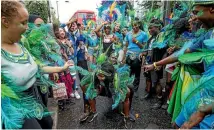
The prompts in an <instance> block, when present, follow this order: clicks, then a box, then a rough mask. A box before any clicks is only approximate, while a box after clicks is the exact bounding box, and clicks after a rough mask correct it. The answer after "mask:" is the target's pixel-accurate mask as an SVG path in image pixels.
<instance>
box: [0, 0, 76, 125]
mask: <svg viewBox="0 0 214 130" xmlns="http://www.w3.org/2000/svg"><path fill="white" fill-rule="evenodd" d="M1 7H2V8H1V26H2V27H1V32H2V33H1V38H2V39H1V43H2V48H1V52H2V54H1V69H2V70H1V73H2V75H4V76H5V77H7V78H8V79H9V81H10V82H11V83H13V84H14V85H15V86H20V87H19V89H20V91H21V92H23V94H25V95H27V94H29V95H33V96H34V97H35V98H36V99H38V102H40V101H39V95H38V90H37V87H34V83H35V82H36V74H37V72H38V71H40V72H42V73H58V72H62V71H65V70H66V69H68V67H69V66H71V65H72V63H70V62H66V63H65V65H64V66H63V67H49V66H38V65H37V64H36V62H35V61H34V60H33V57H32V56H31V55H30V53H29V52H28V51H27V50H26V49H25V47H24V46H22V45H21V44H19V43H18V42H19V41H20V39H21V35H22V34H23V33H24V32H25V31H26V30H27V29H28V25H27V22H28V11H27V10H26V8H25V7H24V6H23V5H22V4H21V3H20V2H18V1H2V2H1ZM17 95H18V93H17ZM32 109H34V107H33V106H32ZM35 111H36V110H35ZM17 118H18V117H17ZM19 119H20V118H19ZM22 120H24V121H23V124H22V128H25V129H33V128H36V129H41V128H46V129H51V128H52V120H51V117H50V116H47V117H44V116H42V118H41V119H36V118H34V119H27V117H22ZM11 123H14V122H11ZM3 124H4V125H3V127H4V126H7V125H6V124H5V122H3ZM15 129H17V128H15Z"/></svg>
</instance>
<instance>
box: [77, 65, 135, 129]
mask: <svg viewBox="0 0 214 130" xmlns="http://www.w3.org/2000/svg"><path fill="white" fill-rule="evenodd" d="M119 70H120V71H118V70H117V71H116V70H115V68H114V66H113V65H112V64H111V63H109V61H107V62H104V63H102V64H101V66H100V67H99V66H97V69H96V70H95V71H94V72H93V73H90V74H89V75H86V76H85V77H84V78H83V79H82V81H81V84H82V86H83V87H82V90H83V92H84V93H85V94H86V97H87V98H88V101H89V105H90V110H91V111H90V112H89V113H84V115H83V117H82V118H81V119H80V121H81V122H84V121H86V120H88V122H92V121H93V120H94V118H95V117H96V116H97V115H98V113H97V111H96V101H95V98H96V97H97V96H98V95H101V96H107V97H109V98H112V99H113V105H112V109H115V108H116V107H117V106H118V105H119V103H120V102H122V103H123V113H124V123H125V127H126V128H127V120H128V119H129V110H130V102H129V96H130V89H129V88H128V85H129V84H131V83H132V82H133V79H134V78H133V77H132V78H130V77H129V67H128V66H126V67H124V68H123V69H122V68H121V69H119Z"/></svg>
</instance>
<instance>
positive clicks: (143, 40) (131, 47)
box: [126, 31, 148, 53]
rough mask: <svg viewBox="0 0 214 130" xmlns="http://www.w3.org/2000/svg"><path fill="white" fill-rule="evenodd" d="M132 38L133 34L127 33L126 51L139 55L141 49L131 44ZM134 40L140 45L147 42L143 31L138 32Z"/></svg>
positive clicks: (146, 36)
mask: <svg viewBox="0 0 214 130" xmlns="http://www.w3.org/2000/svg"><path fill="white" fill-rule="evenodd" d="M132 38H133V32H132V31H130V32H128V33H127V35H126V41H127V42H128V43H129V45H128V51H132V52H137V53H140V52H141V49H140V47H139V46H138V45H137V44H135V43H133V42H132ZM135 38H136V40H137V41H138V42H139V43H140V44H142V43H146V42H147V41H148V35H147V34H146V33H145V32H143V31H140V32H139V33H138V34H137V35H136V36H135Z"/></svg>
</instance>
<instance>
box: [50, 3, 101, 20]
mask: <svg viewBox="0 0 214 130" xmlns="http://www.w3.org/2000/svg"><path fill="white" fill-rule="evenodd" d="M56 1H57V0H50V2H51V3H50V4H51V5H50V6H52V7H53V8H54V9H55V11H56V17H57V6H56V5H57V4H56ZM65 1H69V2H65ZM100 3H101V0H58V9H59V20H60V22H67V21H68V20H69V19H70V18H71V16H72V15H73V14H74V13H75V12H76V11H77V10H92V11H95V12H96V13H97V9H96V8H97V6H98V7H99V6H100Z"/></svg>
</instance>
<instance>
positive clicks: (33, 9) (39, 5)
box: [24, 0, 49, 23]
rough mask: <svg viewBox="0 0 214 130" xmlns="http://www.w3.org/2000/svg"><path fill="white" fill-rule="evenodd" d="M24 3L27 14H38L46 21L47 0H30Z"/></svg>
mask: <svg viewBox="0 0 214 130" xmlns="http://www.w3.org/2000/svg"><path fill="white" fill-rule="evenodd" d="M24 3H25V6H26V8H27V10H28V12H29V14H35V15H39V16H40V17H41V18H42V19H43V20H44V22H45V23H47V22H48V17H49V16H48V11H49V7H48V5H47V0H34V1H33V0H30V1H25V2H24Z"/></svg>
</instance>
